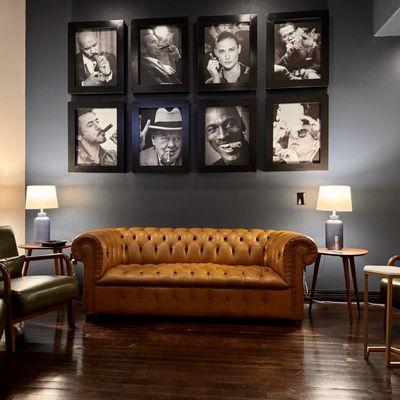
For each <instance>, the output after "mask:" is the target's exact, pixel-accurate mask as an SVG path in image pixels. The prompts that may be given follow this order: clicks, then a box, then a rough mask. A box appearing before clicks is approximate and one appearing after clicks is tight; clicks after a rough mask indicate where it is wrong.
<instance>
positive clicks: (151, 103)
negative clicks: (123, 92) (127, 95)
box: [132, 99, 190, 173]
mask: <svg viewBox="0 0 400 400" xmlns="http://www.w3.org/2000/svg"><path fill="white" fill-rule="evenodd" d="M145 108H149V109H161V108H166V109H173V108H179V109H180V111H181V116H182V150H181V151H182V165H171V166H161V165H154V166H153V165H141V164H140V152H141V149H140V140H139V136H140V123H141V121H140V117H139V115H140V110H141V109H145ZM152 123H154V121H152ZM148 134H149V132H148ZM142 150H143V149H142ZM132 151H133V172H155V173H176V172H178V173H186V172H189V171H190V126H189V103H188V102H187V101H186V100H181V99H168V100H166V99H153V100H143V101H135V102H134V103H133V104H132Z"/></svg>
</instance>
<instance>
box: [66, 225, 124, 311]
mask: <svg viewBox="0 0 400 400" xmlns="http://www.w3.org/2000/svg"><path fill="white" fill-rule="evenodd" d="M125 232H126V228H107V229H98V230H93V231H89V232H86V233H83V234H81V235H79V236H77V237H76V238H75V239H74V241H73V243H72V249H71V252H72V257H73V258H74V259H75V260H76V261H81V262H82V263H83V265H84V268H83V274H84V280H83V292H84V296H83V299H84V309H85V312H86V313H91V312H93V296H94V287H95V284H96V281H97V280H98V279H99V278H100V277H101V276H102V275H103V274H104V273H105V272H106V271H107V270H108V269H109V268H112V267H114V266H116V265H118V264H122V263H124V261H125V242H124V233H125Z"/></svg>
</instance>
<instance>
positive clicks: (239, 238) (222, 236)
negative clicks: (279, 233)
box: [122, 227, 268, 265]
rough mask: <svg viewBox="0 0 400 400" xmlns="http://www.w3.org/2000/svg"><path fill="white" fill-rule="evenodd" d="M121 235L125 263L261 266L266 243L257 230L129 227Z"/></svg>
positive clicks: (261, 231)
mask: <svg viewBox="0 0 400 400" xmlns="http://www.w3.org/2000/svg"><path fill="white" fill-rule="evenodd" d="M122 234H123V235H124V238H123V240H124V242H125V249H126V254H125V262H126V263H127V264H134V263H137V264H147V263H150V264H159V263H177V262H179V263H192V262H193V263H215V264H228V265H263V264H264V262H263V257H264V247H265V245H266V243H267V240H268V231H264V230H260V229H251V230H246V229H213V228H201V229H200V228H190V229H188V228H175V229H173V228H138V227H132V228H128V229H126V230H124V231H123V232H122Z"/></svg>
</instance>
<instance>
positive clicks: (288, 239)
mask: <svg viewBox="0 0 400 400" xmlns="http://www.w3.org/2000/svg"><path fill="white" fill-rule="evenodd" d="M268 238H269V239H268V241H267V243H266V245H265V255H264V265H266V266H268V267H270V268H272V269H273V270H274V271H275V272H277V273H278V274H279V275H281V277H282V278H283V279H284V280H285V281H286V282H287V283H288V284H289V285H293V284H294V283H295V281H296V270H298V271H300V272H301V274H302V273H303V268H304V267H305V266H306V265H308V264H312V263H313V262H315V260H316V259H317V255H318V249H317V246H316V245H315V242H314V241H313V240H312V239H311V238H309V237H307V236H305V235H302V234H300V233H297V232H291V231H268Z"/></svg>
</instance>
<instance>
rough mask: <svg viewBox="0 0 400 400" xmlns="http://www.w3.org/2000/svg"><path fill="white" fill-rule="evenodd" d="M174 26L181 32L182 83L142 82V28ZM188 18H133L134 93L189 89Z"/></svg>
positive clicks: (132, 62)
mask: <svg viewBox="0 0 400 400" xmlns="http://www.w3.org/2000/svg"><path fill="white" fill-rule="evenodd" d="M163 25H164V26H165V25H166V26H174V27H176V28H178V29H179V30H180V32H181V46H182V47H181V52H182V61H181V68H180V70H181V76H182V83H177V84H175V83H170V84H143V83H141V82H140V30H141V29H146V28H148V29H151V28H152V27H155V26H163ZM188 34H189V31H188V18H187V17H173V18H144V19H133V20H131V72H132V91H133V93H163V92H165V93H172V92H175V93H176V92H188V91H189V37H188Z"/></svg>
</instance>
